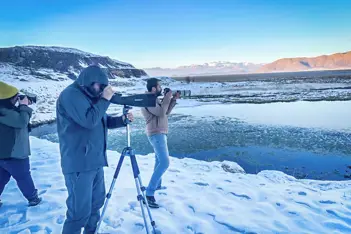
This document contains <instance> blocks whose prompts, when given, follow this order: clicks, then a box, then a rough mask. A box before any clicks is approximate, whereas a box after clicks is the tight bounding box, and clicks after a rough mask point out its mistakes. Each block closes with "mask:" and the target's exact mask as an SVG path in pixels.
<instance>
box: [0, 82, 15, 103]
mask: <svg viewBox="0 0 351 234" xmlns="http://www.w3.org/2000/svg"><path fill="white" fill-rule="evenodd" d="M17 93H18V89H17V88H16V87H13V86H11V85H8V84H6V83H4V82H2V81H0V100H3V99H8V98H12V97H13V96H15V95H16V94H17Z"/></svg>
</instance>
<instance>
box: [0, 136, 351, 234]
mask: <svg viewBox="0 0 351 234" xmlns="http://www.w3.org/2000/svg"><path fill="white" fill-rule="evenodd" d="M31 146H32V152H33V154H32V156H31V168H32V175H33V177H34V181H35V184H36V186H37V187H38V188H39V192H40V194H41V196H42V197H43V203H42V204H41V205H39V206H37V207H31V208H28V207H27V206H26V201H25V200H24V198H23V197H22V195H21V193H20V192H19V190H18V188H17V186H16V182H15V181H14V180H13V179H11V181H10V183H9V184H8V185H7V187H6V188H5V191H4V193H3V196H2V200H3V202H4V205H3V206H2V207H1V208H0V233H61V230H62V226H63V222H64V220H65V212H66V205H65V199H66V197H67V191H66V187H65V183H64V179H63V176H62V174H61V168H60V160H59V159H60V156H59V148H58V144H55V143H51V142H48V141H46V140H39V139H37V138H33V137H31ZM121 150H122V149H121ZM119 156H120V154H119V153H118V152H112V151H109V152H108V158H109V163H110V167H108V168H105V182H106V190H108V189H109V187H110V184H111V181H112V178H113V174H114V172H115V168H116V166H117V163H118V160H119ZM137 160H138V164H139V167H140V171H141V177H142V180H143V184H144V185H145V186H146V185H147V182H148V181H149V179H150V177H151V174H152V170H153V166H154V157H153V155H152V154H149V155H145V156H141V155H137ZM230 164H231V165H230V166H229V164H228V162H223V163H221V162H211V163H208V162H202V161H197V160H193V159H176V158H171V163H170V168H169V170H168V171H167V172H166V174H165V176H164V179H163V181H164V184H163V185H164V186H166V187H167V188H166V189H164V190H159V191H158V192H157V193H156V195H155V196H156V199H157V200H158V202H159V203H160V205H161V208H160V209H157V210H153V209H152V210H151V212H152V215H153V218H154V220H155V221H156V225H157V228H158V230H159V231H161V232H162V233H164V234H168V233H238V232H240V233H351V219H350V216H351V192H350V189H349V188H350V186H351V181H343V182H329V181H311V180H297V179H295V178H293V177H291V176H287V175H285V174H284V173H281V172H275V171H264V172H261V173H259V174H257V175H252V174H243V173H231V172H227V171H225V170H224V168H223V165H227V166H229V167H230V168H233V169H238V170H239V171H240V172H243V170H241V169H240V166H238V165H237V164H235V163H230ZM136 196H137V192H136V189H135V184H134V180H133V175H132V169H131V163H130V161H129V159H128V158H126V159H125V161H124V164H123V166H122V169H121V172H120V174H119V177H118V178H117V181H116V185H115V187H114V190H113V193H112V197H111V199H110V203H109V206H108V209H107V211H106V215H105V217H104V220H103V223H102V226H101V230H100V232H102V233H145V228H144V224H143V219H142V216H141V210H140V206H139V203H138V202H137V200H136Z"/></svg>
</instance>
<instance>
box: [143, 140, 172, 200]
mask: <svg viewBox="0 0 351 234" xmlns="http://www.w3.org/2000/svg"><path fill="white" fill-rule="evenodd" d="M148 138H149V141H150V144H151V145H152V147H153V148H154V152H155V167H154V173H153V174H152V176H151V179H150V182H149V185H148V187H147V189H146V196H154V194H155V191H156V189H157V188H158V187H160V186H161V181H162V175H163V174H164V173H165V172H166V170H167V169H168V167H169V153H168V145H167V135H166V134H156V135H152V136H149V137H148Z"/></svg>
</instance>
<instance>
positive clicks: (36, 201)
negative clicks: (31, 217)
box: [28, 196, 42, 206]
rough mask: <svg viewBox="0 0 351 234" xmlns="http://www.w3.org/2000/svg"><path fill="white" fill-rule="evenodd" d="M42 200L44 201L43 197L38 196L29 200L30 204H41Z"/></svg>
mask: <svg viewBox="0 0 351 234" xmlns="http://www.w3.org/2000/svg"><path fill="white" fill-rule="evenodd" d="M41 201H42V198H41V197H38V196H36V197H34V198H33V199H31V200H29V201H28V206H36V205H39V204H40V202H41Z"/></svg>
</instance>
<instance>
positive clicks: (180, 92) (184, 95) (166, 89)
mask: <svg viewBox="0 0 351 234" xmlns="http://www.w3.org/2000/svg"><path fill="white" fill-rule="evenodd" d="M169 91H171V89H170V88H164V90H163V95H166V94H167V93H168V92H169ZM176 93H179V94H180V95H181V96H183V97H186V96H188V97H190V96H191V90H177V91H176Z"/></svg>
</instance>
